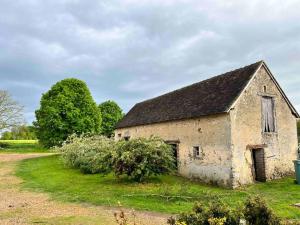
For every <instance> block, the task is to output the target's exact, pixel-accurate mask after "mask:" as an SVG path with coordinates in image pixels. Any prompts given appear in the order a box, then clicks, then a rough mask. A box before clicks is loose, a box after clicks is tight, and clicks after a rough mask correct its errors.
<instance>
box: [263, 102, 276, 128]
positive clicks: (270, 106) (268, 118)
mask: <svg viewBox="0 0 300 225" xmlns="http://www.w3.org/2000/svg"><path fill="white" fill-rule="evenodd" d="M262 120H263V132H265V133H271V132H275V112H274V99H273V98H271V97H263V98H262Z"/></svg>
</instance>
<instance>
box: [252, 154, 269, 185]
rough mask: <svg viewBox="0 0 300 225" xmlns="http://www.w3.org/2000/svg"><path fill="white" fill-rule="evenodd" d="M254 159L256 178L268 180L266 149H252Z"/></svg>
mask: <svg viewBox="0 0 300 225" xmlns="http://www.w3.org/2000/svg"><path fill="white" fill-rule="evenodd" d="M252 160H253V175H254V179H255V180H256V181H259V182H265V181H266V167H265V152H264V149H262V148H260V149H253V150H252Z"/></svg>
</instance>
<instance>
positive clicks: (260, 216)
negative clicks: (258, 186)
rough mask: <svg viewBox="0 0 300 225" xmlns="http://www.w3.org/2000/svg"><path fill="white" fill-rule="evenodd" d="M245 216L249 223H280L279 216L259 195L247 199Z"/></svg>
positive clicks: (266, 224) (268, 224)
mask: <svg viewBox="0 0 300 225" xmlns="http://www.w3.org/2000/svg"><path fill="white" fill-rule="evenodd" d="M243 213H244V217H245V219H246V220H247V222H248V224H249V225H261V224H264V225H280V224H281V222H280V220H279V218H277V217H276V216H275V214H274V213H273V212H272V210H271V209H270V208H268V207H267V204H266V202H265V201H264V200H263V199H262V198H261V197H259V196H255V197H252V198H249V199H247V201H246V203H245V208H244V212H243Z"/></svg>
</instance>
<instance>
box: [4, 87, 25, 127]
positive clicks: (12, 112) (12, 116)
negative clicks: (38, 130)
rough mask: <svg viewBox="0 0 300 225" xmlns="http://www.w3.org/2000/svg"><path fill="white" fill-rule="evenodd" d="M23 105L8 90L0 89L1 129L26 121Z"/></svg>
mask: <svg viewBox="0 0 300 225" xmlns="http://www.w3.org/2000/svg"><path fill="white" fill-rule="evenodd" d="M22 112H23V107H22V106H20V105H19V103H17V102H16V101H15V100H13V99H12V97H11V95H10V94H9V93H8V92H7V91H3V90H0V131H1V130H5V129H10V128H12V127H14V126H17V125H20V124H22V123H23V122H24V119H23V113H22Z"/></svg>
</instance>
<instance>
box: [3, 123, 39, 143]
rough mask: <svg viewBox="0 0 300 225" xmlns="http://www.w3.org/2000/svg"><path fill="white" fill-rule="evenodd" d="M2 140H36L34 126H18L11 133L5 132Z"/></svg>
mask: <svg viewBox="0 0 300 225" xmlns="http://www.w3.org/2000/svg"><path fill="white" fill-rule="evenodd" d="M1 139H2V140H34V139H36V135H35V130H34V127H33V126H26V125H21V126H16V127H13V128H12V129H11V130H10V131H5V132H4V133H3V134H2V137H1Z"/></svg>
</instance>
